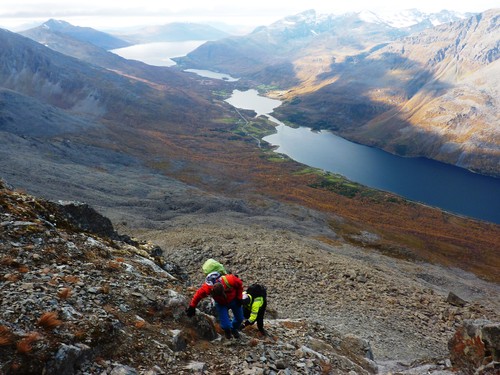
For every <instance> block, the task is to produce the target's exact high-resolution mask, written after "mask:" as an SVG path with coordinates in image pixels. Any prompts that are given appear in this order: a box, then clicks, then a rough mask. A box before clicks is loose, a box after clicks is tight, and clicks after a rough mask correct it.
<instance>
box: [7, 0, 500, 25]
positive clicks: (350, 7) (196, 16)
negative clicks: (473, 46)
mask: <svg viewBox="0 0 500 375" xmlns="http://www.w3.org/2000/svg"><path fill="white" fill-rule="evenodd" d="M395 4H397V5H395ZM495 7H497V8H498V7H500V4H499V1H498V0H473V1H459V0H419V1H415V0H407V1H398V2H395V1H394V0H342V1H339V0H336V1H335V0H246V1H241V0H231V1H229V0H175V1H173V0H167V1H161V0H113V1H110V0H0V27H3V28H6V29H10V30H12V31H20V30H22V29H23V28H28V27H33V26H34V25H35V24H36V23H38V24H40V23H43V22H44V21H46V20H48V19H50V18H55V19H58V20H65V21H67V22H70V23H72V24H73V25H76V26H89V27H94V28H97V29H100V30H113V29H118V28H121V27H125V26H140V25H146V24H149V25H161V24H165V23H169V22H175V21H179V22H199V23H215V22H223V23H226V24H233V25H235V24H240V25H243V26H246V27H247V28H253V27H256V26H260V25H268V24H270V23H272V22H274V21H277V20H279V19H281V18H283V17H285V16H288V15H293V14H296V13H299V12H302V11H304V10H308V9H316V11H317V12H318V13H333V14H341V13H346V12H350V11H361V10H388V9H394V10H396V9H409V8H417V9H419V10H422V11H425V12H437V11H440V10H442V9H448V10H455V11H459V12H482V11H484V10H486V9H491V8H495Z"/></svg>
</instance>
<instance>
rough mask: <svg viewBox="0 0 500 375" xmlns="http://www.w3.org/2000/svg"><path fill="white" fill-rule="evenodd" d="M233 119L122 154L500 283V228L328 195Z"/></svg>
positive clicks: (314, 176) (146, 136)
mask: <svg viewBox="0 0 500 375" xmlns="http://www.w3.org/2000/svg"><path fill="white" fill-rule="evenodd" d="M228 113H229V114H228V115H226V117H222V118H217V119H210V118H207V121H206V123H205V124H197V126H196V127H195V130H193V128H189V130H190V131H189V132H187V131H186V130H185V128H183V127H179V128H176V131H171V132H169V133H168V135H167V134H166V133H164V132H162V131H157V130H155V131H152V130H151V129H146V128H144V129H138V132H139V134H140V137H134V138H133V140H132V139H131V138H130V137H129V136H127V137H121V138H120V142H121V147H124V148H126V149H128V151H129V152H133V153H134V154H136V155H137V156H139V157H141V158H143V159H145V161H146V162H148V163H149V164H150V165H151V166H152V167H154V168H156V169H158V170H161V171H162V172H163V173H166V174H167V175H170V176H173V177H175V178H177V179H180V180H181V181H184V182H186V183H189V184H192V185H195V186H199V187H201V188H203V189H206V190H208V191H213V192H218V193H222V194H225V195H227V196H232V197H242V198H245V199H247V200H248V201H249V202H252V203H253V204H256V205H260V204H262V205H265V204H267V203H266V197H272V198H274V199H278V200H280V201H283V202H288V203H292V204H297V205H303V206H306V207H309V208H311V209H316V210H319V211H321V212H325V213H328V214H331V215H332V220H331V226H332V228H333V229H334V230H335V231H336V232H337V233H338V234H339V235H340V236H342V238H343V239H345V240H347V241H353V242H356V239H355V237H356V235H357V234H359V233H361V232H363V231H369V232H371V233H375V234H377V235H378V236H379V237H380V240H379V241H377V243H372V244H369V245H367V248H373V250H376V251H381V252H383V253H386V254H388V255H391V256H396V257H404V258H408V259H413V260H424V261H429V262H433V263H434V262H435V263H439V264H442V265H446V266H453V267H459V268H462V269H465V270H467V271H471V272H474V273H475V274H477V275H479V276H480V277H483V278H485V279H488V280H491V281H496V282H498V281H500V276H499V274H498V272H497V270H498V268H499V267H500V259H499V258H498V256H497V255H498V252H499V251H500V245H499V243H498V238H500V226H498V225H495V224H492V223H487V222H482V221H478V220H473V219H469V218H465V217H460V216H457V215H453V214H450V213H447V212H444V211H441V210H439V209H435V208H432V207H428V206H424V205H421V204H418V203H414V202H411V201H407V200H404V199H402V198H400V197H397V196H395V195H393V194H389V193H383V192H379V191H375V190H371V189H367V191H368V190H369V191H371V192H372V193H371V194H364V193H355V194H351V195H346V194H343V193H342V191H341V190H340V191H339V190H335V189H333V190H332V189H329V188H323V187H322V186H321V180H322V178H323V177H322V176H321V175H320V174H318V173H316V172H314V171H312V170H310V169H307V168H306V167H305V166H303V165H301V164H299V163H296V162H294V161H291V160H288V159H286V158H285V159H283V160H281V161H279V162H277V161H276V160H275V159H276V158H275V154H273V152H272V150H271V149H269V148H268V147H266V146H265V145H264V146H263V147H262V148H258V147H257V145H256V142H255V140H254V139H253V138H251V137H249V136H242V135H235V133H234V132H233V131H234V130H235V129H236V128H237V114H236V113H234V118H231V117H230V113H231V112H228ZM145 127H146V126H145ZM138 139H140V140H141V141H140V142H138ZM148 155H154V159H155V160H149V159H148ZM158 160H165V162H159V161H158ZM178 165H183V167H182V168H178V167H177V166H178ZM339 217H340V218H342V219H341V220H339V219H338V218H339Z"/></svg>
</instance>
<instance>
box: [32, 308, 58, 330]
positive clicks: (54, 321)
mask: <svg viewBox="0 0 500 375" xmlns="http://www.w3.org/2000/svg"><path fill="white" fill-rule="evenodd" d="M62 323H63V322H62V320H59V317H58V314H57V312H54V311H51V312H46V313H44V314H43V315H42V316H41V317H40V319H38V325H39V326H40V327H43V328H45V329H49V330H50V329H54V328H57V327H59V326H60V325H61V324H62Z"/></svg>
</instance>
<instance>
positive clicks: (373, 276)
mask: <svg viewBox="0 0 500 375" xmlns="http://www.w3.org/2000/svg"><path fill="white" fill-rule="evenodd" d="M265 220H269V219H266V218H260V219H258V218H252V219H249V218H248V217H244V215H241V214H240V215H239V216H233V217H229V216H227V214H220V213H219V214H215V215H214V216H212V215H210V214H206V213H205V214H203V215H200V216H197V215H181V216H178V217H177V218H176V219H175V220H172V221H171V222H170V223H169V225H168V227H169V229H167V228H165V230H162V231H158V232H149V231H148V232H139V231H138V232H137V233H136V234H137V237H138V238H139V239H138V240H132V239H130V238H129V237H128V236H123V235H118V234H117V233H116V231H115V230H114V229H113V226H112V224H111V222H110V221H109V220H108V219H106V218H104V217H102V216H101V215H99V214H97V213H96V212H95V211H94V210H92V209H91V208H90V207H88V206H86V205H84V204H75V203H62V202H61V203H53V202H49V201H45V200H40V199H36V198H34V197H32V196H28V195H26V194H22V193H20V192H16V191H12V190H10V189H9V188H7V187H6V186H5V184H4V183H0V295H1V301H2V310H1V312H0V372H1V373H6V374H40V373H44V374H95V373H104V372H106V373H109V374H182V373H207V374H208V373H210V374H224V373H232V374H278V373H280V374H355V373H356V374H371V373H377V372H378V373H384V374H388V373H399V374H420V373H434V374H451V373H452V372H453V371H455V370H457V369H458V368H459V367H457V366H458V365H457V363H458V362H456V361H455V359H454V357H453V356H450V354H449V352H448V349H447V342H448V340H449V339H450V338H452V336H453V333H454V331H455V329H456V328H457V327H460V326H461V325H462V323H463V321H464V320H466V319H470V318H472V319H476V318H483V319H489V320H491V321H498V318H499V316H498V311H500V310H499V309H498V304H499V301H498V295H499V294H498V286H497V285H496V284H488V283H485V282H482V281H481V280H478V279H476V278H475V277H473V276H472V275H467V274H465V273H463V272H460V271H459V270H447V269H440V268H436V267H433V266H430V265H424V264H410V263H406V262H400V261H396V260H394V259H390V258H385V257H383V256H381V255H378V254H373V253H369V252H365V251H363V250H362V249H360V248H354V247H350V246H347V245H345V244H340V243H339V244H335V243H332V244H331V245H325V244H321V243H319V242H317V241H316V240H314V239H312V238H308V237H305V236H298V235H297V234H296V233H293V232H289V231H285V230H283V229H278V230H277V229H272V228H271V227H269V225H262V224H263V223H264V222H265ZM140 237H142V238H144V239H148V242H146V241H141V240H140ZM367 239H368V235H367ZM151 240H154V241H155V242H157V243H158V244H160V245H161V246H162V247H163V252H162V249H161V248H159V247H158V246H156V245H153V244H152V242H150V241H151ZM162 253H163V256H162ZM209 256H210V257H217V258H219V259H220V260H221V261H223V262H224V263H225V264H226V265H227V267H228V268H230V269H231V270H233V271H234V272H237V273H238V274H239V275H240V276H241V277H242V279H243V280H244V282H245V284H247V285H248V284H249V283H251V282H253V281H261V282H265V283H266V284H267V285H268V290H269V294H270V296H269V300H270V306H269V312H268V314H267V318H268V319H267V320H266V323H265V324H266V328H267V330H268V332H269V336H268V337H260V336H259V335H258V333H257V331H256V330H254V329H252V328H253V327H251V328H250V329H246V330H245V331H244V333H243V335H242V338H241V339H240V340H238V341H226V340H223V339H221V336H220V335H219V332H218V329H217V326H216V325H214V322H213V317H211V315H207V314H205V313H203V312H201V311H199V312H198V314H197V315H196V317H195V318H194V319H189V318H187V317H186V316H185V314H184V309H185V307H186V304H187V301H188V299H189V298H190V296H191V295H192V293H193V291H194V290H195V286H196V285H198V284H199V283H200V282H201V279H202V275H201V271H200V265H201V263H202V262H203V260H204V259H205V258H206V257H209ZM450 290H454V291H455V293H456V294H458V295H460V296H461V297H462V298H463V299H465V300H466V301H464V300H463V299H461V298H454V299H450V298H449V296H448V292H449V291H450ZM200 308H201V309H202V310H203V311H205V312H207V313H208V312H210V311H211V309H210V305H209V304H206V303H205V304H204V305H203V306H200ZM482 345H483V346H482V348H483V349H484V348H485V347H486V349H487V350H488V351H489V352H493V355H494V356H495V355H496V354H495V351H494V350H496V353H498V348H496V349H495V347H491V344H490V343H489V342H487V343H485V344H482ZM492 350H493V351H492ZM495 358H496V357H493V362H491V361H492V358H490V359H489V367H483V369H482V370H481V371H482V372H481V373H484V374H486V373H488V374H492V373H493V372H491V371H490V370H489V368H493V367H492V366H495V362H494V360H495ZM450 359H453V361H454V362H452V361H451V360H450ZM497 359H498V358H497ZM494 370H495V369H494V368H493V371H494ZM488 371H490V372H488Z"/></svg>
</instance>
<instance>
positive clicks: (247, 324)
mask: <svg viewBox="0 0 500 375" xmlns="http://www.w3.org/2000/svg"><path fill="white" fill-rule="evenodd" d="M252 324H253V323H250V321H249V320H248V319H247V320H245V321H244V322H243V327H246V326H250V325H252Z"/></svg>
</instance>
